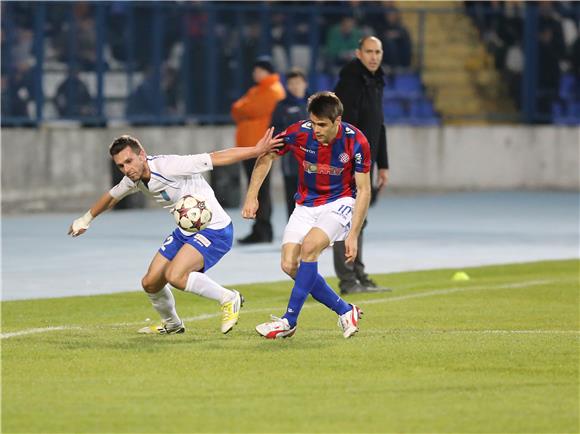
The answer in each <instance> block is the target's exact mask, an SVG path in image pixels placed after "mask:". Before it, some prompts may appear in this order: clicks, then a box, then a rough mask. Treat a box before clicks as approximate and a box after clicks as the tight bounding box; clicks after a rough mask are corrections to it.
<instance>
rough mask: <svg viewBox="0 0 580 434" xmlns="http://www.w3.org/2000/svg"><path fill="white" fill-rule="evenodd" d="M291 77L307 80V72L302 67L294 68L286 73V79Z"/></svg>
mask: <svg viewBox="0 0 580 434" xmlns="http://www.w3.org/2000/svg"><path fill="white" fill-rule="evenodd" d="M291 78H301V79H302V80H304V81H306V74H305V72H304V71H303V70H302V69H300V68H292V69H291V70H290V71H288V74H286V81H288V80H290V79H291Z"/></svg>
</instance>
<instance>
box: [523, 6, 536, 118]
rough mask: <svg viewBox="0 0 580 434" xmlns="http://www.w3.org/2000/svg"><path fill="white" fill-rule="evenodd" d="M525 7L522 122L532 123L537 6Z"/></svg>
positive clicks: (534, 111) (534, 107) (534, 108)
mask: <svg viewBox="0 0 580 434" xmlns="http://www.w3.org/2000/svg"><path fill="white" fill-rule="evenodd" d="M525 7H526V10H525V17H524V74H523V80H522V112H523V115H524V122H526V123H532V122H534V120H535V117H536V100H537V98H536V97H537V87H538V52H537V47H538V5H537V4H534V3H533V2H528V3H526V6H525Z"/></svg>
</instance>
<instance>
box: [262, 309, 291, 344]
mask: <svg viewBox="0 0 580 434" xmlns="http://www.w3.org/2000/svg"><path fill="white" fill-rule="evenodd" d="M270 316H271V317H272V321H270V322H265V323H263V324H258V325H257V326H256V331H257V332H258V333H259V334H260V335H262V336H264V337H265V338H266V339H278V338H289V337H290V336H292V335H294V333H296V326H294V327H290V324H288V320H287V319H286V318H278V317H277V316H274V315H270Z"/></svg>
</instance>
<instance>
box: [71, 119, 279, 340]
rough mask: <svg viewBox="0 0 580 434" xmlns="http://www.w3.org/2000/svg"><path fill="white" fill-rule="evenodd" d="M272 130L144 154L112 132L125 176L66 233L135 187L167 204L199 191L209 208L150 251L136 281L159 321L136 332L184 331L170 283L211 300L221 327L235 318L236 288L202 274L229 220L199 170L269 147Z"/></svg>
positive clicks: (220, 252) (226, 241)
mask: <svg viewBox="0 0 580 434" xmlns="http://www.w3.org/2000/svg"><path fill="white" fill-rule="evenodd" d="M273 131H274V129H273V128H270V129H269V130H268V131H266V133H265V134H264V136H263V137H262V138H261V139H260V140H259V141H258V143H257V144H256V145H255V146H253V147H246V148H230V149H226V150H223V151H217V152H212V153H206V154H198V155H155V156H149V155H147V154H146V152H145V149H144V148H143V146H142V145H141V143H139V141H138V140H137V139H136V138H134V137H131V136H128V135H124V136H121V137H118V138H116V139H115V140H114V141H113V143H112V144H111V146H110V148H109V153H110V154H111V157H112V158H113V160H114V162H115V164H116V165H117V167H118V168H119V170H120V171H121V172H122V173H123V175H125V176H124V177H123V179H122V180H121V181H120V182H119V184H117V185H115V186H114V187H113V188H111V189H110V190H109V191H107V192H105V193H104V194H103V195H102V196H101V197H100V199H98V200H97V201H96V202H95V203H94V204H93V206H92V207H91V209H90V210H89V211H87V212H86V214H85V215H83V216H82V217H79V218H78V219H76V220H75V221H74V222H73V223H72V225H71V226H70V228H69V232H68V233H69V235H72V236H73V237H77V236H79V235H82V234H83V233H84V232H85V231H86V230H87V229H88V228H89V224H90V223H91V221H92V220H93V219H94V218H95V217H97V216H98V215H99V214H101V213H102V212H104V211H106V210H108V209H110V208H112V207H113V206H115V204H116V203H117V202H119V201H120V200H121V199H123V198H124V197H125V196H127V195H130V194H133V193H137V192H139V191H140V192H142V193H144V194H145V195H147V196H149V197H151V198H152V199H154V200H155V201H156V202H157V203H158V204H160V205H161V206H163V207H165V208H172V207H173V205H174V204H175V203H176V202H177V201H178V200H179V199H180V198H181V197H183V196H185V195H188V194H199V195H201V196H203V197H204V198H205V201H206V204H207V205H208V207H209V209H210V210H211V211H212V219H211V221H210V224H209V225H208V227H207V228H205V229H203V230H201V231H198V232H196V233H195V234H192V233H190V232H186V231H184V230H182V229H181V228H179V227H177V228H176V229H175V230H174V231H173V232H172V233H171V234H170V235H169V236H168V237H167V238H166V239H165V241H164V242H163V244H162V245H161V247H160V248H159V250H158V252H157V253H156V255H155V256H154V257H153V260H152V262H151V264H150V265H149V269H148V270H147V273H146V274H145V276H144V277H143V279H142V281H141V284H142V286H143V289H144V290H145V292H146V293H147V295H148V296H149V299H150V300H151V304H152V305H153V307H154V308H155V310H156V311H157V313H159V315H160V317H161V319H162V323H161V325H156V326H149V327H143V328H142V329H140V330H139V332H140V333H148V334H175V333H183V332H184V331H185V326H184V324H183V321H182V320H181V319H180V318H179V315H178V314H177V311H176V309H175V299H174V297H173V293H172V292H171V288H172V287H173V288H177V289H180V290H183V291H186V292H191V293H194V294H197V295H200V296H203V297H207V298H210V299H213V300H216V301H217V302H218V303H219V304H220V306H221V310H222V312H223V313H222V324H221V331H222V333H227V332H229V331H230V330H231V329H232V328H233V327H234V325H235V324H236V323H237V321H238V318H239V314H240V308H241V307H242V303H243V297H242V296H241V294H240V293H239V292H238V291H235V290H230V289H226V288H224V287H222V286H221V285H219V284H218V283H216V282H215V281H214V280H212V279H211V278H209V277H208V276H207V275H205V274H204V272H205V271H207V270H208V269H210V268H211V267H213V266H214V265H215V264H216V263H217V262H218V261H219V260H220V259H221V258H222V257H223V256H224V255H225V254H226V253H227V252H228V251H229V250H230V249H231V248H232V243H233V226H232V220H231V218H230V216H229V215H228V214H227V213H226V212H225V211H224V209H223V208H222V207H221V205H220V204H219V202H218V201H217V199H216V197H215V194H214V192H213V190H212V188H211V187H210V186H209V184H208V183H207V182H206V181H205V179H204V178H203V176H202V173H203V172H206V171H208V170H212V168H213V167H215V166H225V165H228V164H232V163H236V162H239V161H242V160H246V159H250V158H257V157H259V156H260V155H262V154H264V153H268V152H271V151H272V150H273V149H274V148H275V147H276V146H279V145H280V144H281V142H282V140H281V139H273V138H272V135H273Z"/></svg>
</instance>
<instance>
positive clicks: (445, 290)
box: [0, 280, 580, 339]
mask: <svg viewBox="0 0 580 434" xmlns="http://www.w3.org/2000/svg"><path fill="white" fill-rule="evenodd" d="M561 282H563V281H562V280H529V281H524V282H517V283H506V284H502V285H495V286H493V285H486V286H472V287H459V286H458V287H453V288H443V289H440V290H433V291H425V292H419V293H417V294H407V295H401V296H398V297H383V298H377V299H372V300H365V301H362V302H361V306H364V305H367V304H377V303H389V302H393V301H403V300H409V299H413V298H423V297H432V296H439V295H447V294H454V293H457V292H466V291H489V290H501V289H514V288H525V287H527V286H538V285H545V284H549V283H561ZM310 307H318V305H317V304H307V305H304V308H305V309H306V308H310ZM276 309H278V308H261V309H252V310H245V311H244V313H246V314H248V313H260V312H272V311H273V310H276ZM220 315H221V313H210V314H207V313H206V314H202V315H197V316H193V317H189V318H183V321H202V320H206V319H211V318H215V317H219V316H220ZM141 324H143V322H141V321H140V322H133V323H120V324H111V325H110V327H122V326H131V325H141ZM81 329H82V327H75V326H53V327H42V328H33V329H25V330H20V331H16V332H9V333H1V334H0V339H8V338H13V337H17V336H27V335H32V334H38V333H46V332H51V331H58V330H81ZM445 333H454V331H449V332H445ZM455 333H497V334H499V333H521V334H526V333H528V334H531V333H550V334H580V331H577V330H563V331H559V330H473V331H465V330H464V331H456V332H455Z"/></svg>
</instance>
